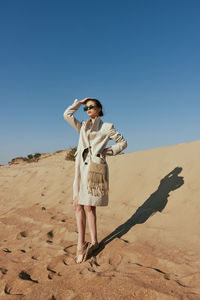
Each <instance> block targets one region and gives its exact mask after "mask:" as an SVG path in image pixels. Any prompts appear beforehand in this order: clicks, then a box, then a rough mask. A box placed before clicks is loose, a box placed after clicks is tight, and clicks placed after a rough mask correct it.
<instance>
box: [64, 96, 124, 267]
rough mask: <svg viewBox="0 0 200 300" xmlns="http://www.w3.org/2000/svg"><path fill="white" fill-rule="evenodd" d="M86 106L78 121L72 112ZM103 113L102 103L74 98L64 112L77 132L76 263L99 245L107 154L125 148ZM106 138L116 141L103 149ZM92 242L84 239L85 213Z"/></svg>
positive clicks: (80, 261)
mask: <svg viewBox="0 0 200 300" xmlns="http://www.w3.org/2000/svg"><path fill="white" fill-rule="evenodd" d="M81 105H85V107H84V111H86V112H87V115H88V117H89V119H88V120H87V121H82V122H80V121H78V120H77V119H76V118H75V117H74V113H75V112H76V111H77V110H78V109H79V108H80V106H81ZM101 116H103V111H102V104H101V103H100V101H99V100H97V99H92V98H84V99H83V100H80V101H79V100H78V99H75V100H74V102H73V104H72V105H70V106H69V107H68V108H67V109H66V110H65V112H64V119H65V120H66V121H67V122H68V123H69V124H70V125H71V126H73V127H74V128H75V129H76V130H77V131H78V132H79V133H80V136H79V143H78V147H77V152H76V153H75V157H76V158H75V178H74V184H73V207H74V211H75V216H76V222H77V229H78V242H77V255H76V262H77V263H82V262H84V261H85V260H86V259H87V254H88V250H89V251H90V252H92V251H93V250H95V249H97V248H98V239H97V226H96V206H107V205H108V187H109V175H108V165H107V162H106V154H107V152H108V151H112V153H113V155H116V154H118V153H119V152H121V151H122V150H123V149H125V148H126V147H127V142H126V140H125V139H124V138H123V136H122V135H121V134H120V133H118V132H117V131H116V130H115V128H114V126H113V124H112V123H106V122H103V121H102V120H101V118H100V117H101ZM109 140H114V141H115V142H116V144H114V145H113V146H112V147H109V148H106V145H107V143H108V141H109ZM84 206H86V207H87V220H88V225H89V232H90V237H91V243H88V242H86V241H85V228H86V214H85V209H84Z"/></svg>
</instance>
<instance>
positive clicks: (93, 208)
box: [87, 206, 98, 245]
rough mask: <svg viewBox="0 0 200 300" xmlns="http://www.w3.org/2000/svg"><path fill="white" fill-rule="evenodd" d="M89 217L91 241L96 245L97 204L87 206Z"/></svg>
mask: <svg viewBox="0 0 200 300" xmlns="http://www.w3.org/2000/svg"><path fill="white" fill-rule="evenodd" d="M87 212H88V213H87V218H88V226H89V231H90V237H91V243H92V244H93V245H94V244H96V243H97V242H98V241H97V225H96V220H97V218H96V206H87Z"/></svg>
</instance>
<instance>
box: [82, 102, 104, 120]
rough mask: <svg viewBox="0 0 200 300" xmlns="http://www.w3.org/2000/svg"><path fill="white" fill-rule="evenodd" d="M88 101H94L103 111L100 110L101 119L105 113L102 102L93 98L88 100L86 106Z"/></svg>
mask: <svg viewBox="0 0 200 300" xmlns="http://www.w3.org/2000/svg"><path fill="white" fill-rule="evenodd" d="M88 101H94V102H95V104H96V106H97V107H99V108H101V110H100V112H99V117H103V111H102V109H103V106H102V104H101V102H100V101H99V100H98V99H93V98H91V99H88V100H86V102H85V104H86V103H87V102H88Z"/></svg>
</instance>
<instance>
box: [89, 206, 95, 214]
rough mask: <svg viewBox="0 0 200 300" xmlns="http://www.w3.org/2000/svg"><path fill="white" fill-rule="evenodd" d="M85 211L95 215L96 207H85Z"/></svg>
mask: <svg viewBox="0 0 200 300" xmlns="http://www.w3.org/2000/svg"><path fill="white" fill-rule="evenodd" d="M87 211H88V212H89V213H95V212H96V206H87Z"/></svg>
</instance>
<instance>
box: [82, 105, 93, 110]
mask: <svg viewBox="0 0 200 300" xmlns="http://www.w3.org/2000/svg"><path fill="white" fill-rule="evenodd" d="M95 107H96V106H95V105H89V106H85V107H84V108H83V110H84V111H88V109H93V108H95Z"/></svg>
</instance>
